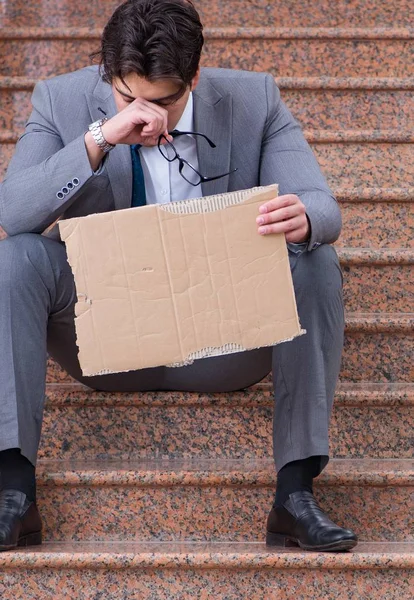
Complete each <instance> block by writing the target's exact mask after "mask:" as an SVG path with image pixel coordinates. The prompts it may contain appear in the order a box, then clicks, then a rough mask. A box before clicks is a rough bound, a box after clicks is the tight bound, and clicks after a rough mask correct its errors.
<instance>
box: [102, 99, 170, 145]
mask: <svg viewBox="0 0 414 600" xmlns="http://www.w3.org/2000/svg"><path fill="white" fill-rule="evenodd" d="M167 122H168V112H167V111H166V110H165V108H162V107H161V106H158V105H157V104H154V103H152V102H148V100H144V99H143V98H136V99H135V100H134V101H133V102H131V104H128V106H127V107H126V108H124V109H123V110H121V111H120V112H119V113H118V114H116V115H115V116H114V117H112V119H109V121H107V122H106V123H104V124H103V126H102V133H103V135H104V138H105V139H106V141H107V142H108V143H109V144H113V145H116V144H128V145H131V144H141V145H142V146H155V145H156V144H157V143H158V138H159V136H160V135H161V134H164V135H168V130H167V127H168V125H167Z"/></svg>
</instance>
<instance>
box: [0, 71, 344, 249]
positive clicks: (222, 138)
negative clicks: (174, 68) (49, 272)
mask: <svg viewBox="0 0 414 600" xmlns="http://www.w3.org/2000/svg"><path fill="white" fill-rule="evenodd" d="M32 104H33V111H32V114H31V116H30V118H29V121H28V123H27V125H26V128H25V132H24V133H23V135H22V136H21V137H20V139H19V141H18V143H17V146H16V151H15V154H14V156H13V158H12V160H11V162H10V165H9V168H8V170H7V173H6V178H5V180H4V181H3V183H2V184H0V225H1V226H2V227H3V229H4V230H5V231H6V232H7V233H8V234H9V235H16V234H19V233H27V232H34V233H42V232H44V230H45V229H46V228H48V227H49V226H50V225H51V224H52V223H53V222H54V221H55V220H56V219H58V218H59V217H60V218H62V219H65V218H71V217H79V216H84V215H88V214H91V213H97V212H106V211H111V210H119V209H125V208H128V207H130V205H131V194H132V166H131V157H130V150H129V146H127V145H118V146H117V147H116V148H115V149H114V150H112V151H111V152H110V153H109V155H108V156H107V158H106V159H105V162H104V168H103V169H101V171H100V172H99V174H94V173H93V172H92V169H91V167H90V164H89V159H88V155H87V152H86V148H85V144H84V135H85V131H87V129H88V125H89V124H90V123H92V122H93V121H95V120H97V119H99V118H101V117H102V116H103V113H105V114H106V115H107V117H108V118H110V117H112V116H113V115H115V114H116V106H115V102H114V98H113V95H112V91H111V86H110V85H108V84H106V83H104V82H103V81H102V79H101V77H100V75H99V70H98V67H97V66H91V67H87V68H85V69H81V70H79V71H76V72H74V73H69V74H67V75H61V76H58V77H55V78H53V79H50V80H48V81H42V82H40V83H38V84H37V85H36V87H35V89H34V92H33V96H32ZM194 123H195V130H196V131H200V132H202V133H204V134H206V135H207V136H208V137H209V138H211V139H212V140H213V141H214V142H215V144H216V146H217V147H216V148H215V149H213V148H210V147H209V145H208V144H206V143H203V140H201V141H200V140H197V144H198V147H197V152H198V160H199V165H200V170H201V172H202V173H204V174H206V175H215V174H217V173H223V172H226V171H230V170H231V169H233V168H236V167H237V169H238V170H237V171H236V172H235V173H232V174H231V175H230V176H228V177H225V178H222V179H219V180H217V181H212V182H208V183H205V184H203V186H202V187H203V195H209V194H216V193H221V192H226V191H233V190H239V189H246V188H251V187H254V186H257V185H268V184H271V183H278V184H279V190H280V194H286V193H291V194H297V195H298V196H299V197H300V198H301V200H302V202H303V203H304V204H305V206H306V210H307V215H308V217H309V220H310V223H311V239H310V242H309V245H308V249H309V250H312V249H314V248H316V247H317V246H318V245H320V244H322V243H330V242H333V241H335V240H336V239H337V237H338V235H339V232H340V229H341V216H340V211H339V207H338V204H337V202H336V200H335V198H334V197H333V195H332V193H331V191H330V190H329V188H328V186H327V183H326V181H325V179H324V177H323V175H322V173H321V171H320V169H319V166H318V164H317V161H316V159H315V157H314V155H313V152H312V150H311V149H310V147H309V145H308V144H307V142H306V141H305V139H304V137H303V134H302V131H301V127H300V125H299V124H298V123H297V122H296V121H295V120H294V119H293V117H292V115H291V114H290V112H289V111H288V109H287V108H286V106H285V104H284V103H283V101H282V100H281V98H280V93H279V89H278V88H277V86H276V85H275V83H274V80H273V78H272V77H271V76H270V75H268V74H265V73H251V72H245V71H233V70H227V69H202V71H201V77H200V82H199V84H198V86H197V88H196V89H195V90H194ZM74 180H75V183H78V185H76V186H75V185H73V184H72V182H73V181H74ZM68 183H70V185H69V186H68V185H67V184H68ZM69 188H72V189H69ZM62 189H64V192H65V194H62V193H61V191H62ZM66 192H67V193H66ZM62 196H63V197H62ZM48 235H49V236H51V237H54V238H55V239H59V232H58V228H57V226H55V227H53V228H52V229H51V231H50V232H49V233H48Z"/></svg>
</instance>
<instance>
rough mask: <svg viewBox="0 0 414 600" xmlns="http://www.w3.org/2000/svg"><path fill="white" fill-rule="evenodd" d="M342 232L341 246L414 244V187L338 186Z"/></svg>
mask: <svg viewBox="0 0 414 600" xmlns="http://www.w3.org/2000/svg"><path fill="white" fill-rule="evenodd" d="M333 192H334V194H335V196H336V198H337V200H338V202H339V203H340V207H341V213H342V222H343V227H342V232H341V236H340V238H339V240H338V241H337V242H336V243H335V245H336V246H337V247H341V248H342V247H348V248H350V247H361V246H362V247H365V248H371V249H375V248H383V249H385V248H397V247H400V248H414V218H413V214H414V209H413V201H414V189H411V190H410V189H409V188H406V189H405V190H403V189H398V188H395V189H392V188H388V189H387V188H382V189H381V188H366V189H358V188H356V189H355V188H354V189H352V188H338V187H337V188H334V189H333Z"/></svg>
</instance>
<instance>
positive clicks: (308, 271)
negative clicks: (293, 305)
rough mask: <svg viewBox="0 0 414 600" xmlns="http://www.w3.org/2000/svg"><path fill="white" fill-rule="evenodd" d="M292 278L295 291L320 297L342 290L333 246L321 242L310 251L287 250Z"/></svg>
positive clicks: (340, 274)
mask: <svg viewBox="0 0 414 600" xmlns="http://www.w3.org/2000/svg"><path fill="white" fill-rule="evenodd" d="M289 258H290V262H291V269H292V278H293V283H294V287H295V291H296V293H298V292H299V291H301V292H305V293H307V294H310V295H315V294H316V295H317V296H318V297H319V298H320V299H323V298H329V296H330V295H331V294H335V295H336V294H337V293H338V291H340V292H342V283H343V279H342V272H341V267H340V265H339V260H338V255H337V253H336V250H335V248H334V247H333V246H331V245H329V244H322V245H321V246H319V248H317V249H316V250H312V251H311V252H307V251H306V250H305V251H304V252H298V253H297V254H296V255H295V253H294V252H292V251H291V250H289Z"/></svg>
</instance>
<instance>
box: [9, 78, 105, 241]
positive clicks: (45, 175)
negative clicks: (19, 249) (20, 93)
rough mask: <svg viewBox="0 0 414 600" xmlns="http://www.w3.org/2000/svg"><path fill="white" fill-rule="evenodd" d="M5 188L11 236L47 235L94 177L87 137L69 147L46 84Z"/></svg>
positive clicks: (41, 87)
mask: <svg viewBox="0 0 414 600" xmlns="http://www.w3.org/2000/svg"><path fill="white" fill-rule="evenodd" d="M32 105H33V110H32V114H31V115H30V118H29V121H28V122H27V124H26V128H25V132H24V133H23V135H22V136H21V137H20V138H19V140H18V142H17V145H16V150H15V153H14V155H13V158H12V160H11V161H10V164H9V167H8V170H7V172H6V177H5V179H4V181H3V182H2V183H1V184H0V225H1V226H2V227H3V229H4V230H5V231H6V233H7V234H8V235H16V234H19V233H42V232H43V231H44V230H45V229H46V228H47V227H49V226H50V225H51V224H52V223H53V222H54V221H55V220H56V219H57V218H59V217H60V216H61V215H62V214H63V213H64V212H65V210H66V209H67V208H68V207H69V206H70V205H71V204H73V202H75V200H76V199H78V198H79V197H80V196H81V195H82V193H83V191H84V190H83V188H84V185H85V183H86V182H87V181H88V180H89V179H90V178H91V177H93V176H94V173H93V171H92V168H91V166H90V162H89V158H88V154H87V151H86V147H85V142H84V134H82V135H81V136H79V137H77V138H75V139H74V140H73V141H71V142H70V143H69V144H67V145H66V146H64V144H63V142H62V139H61V137H60V135H59V132H58V130H57V127H56V125H55V123H54V118H53V108H52V104H51V100H50V94H49V88H48V85H47V82H46V81H42V82H40V83H38V84H37V85H36V87H35V89H34V91H33V95H32Z"/></svg>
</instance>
